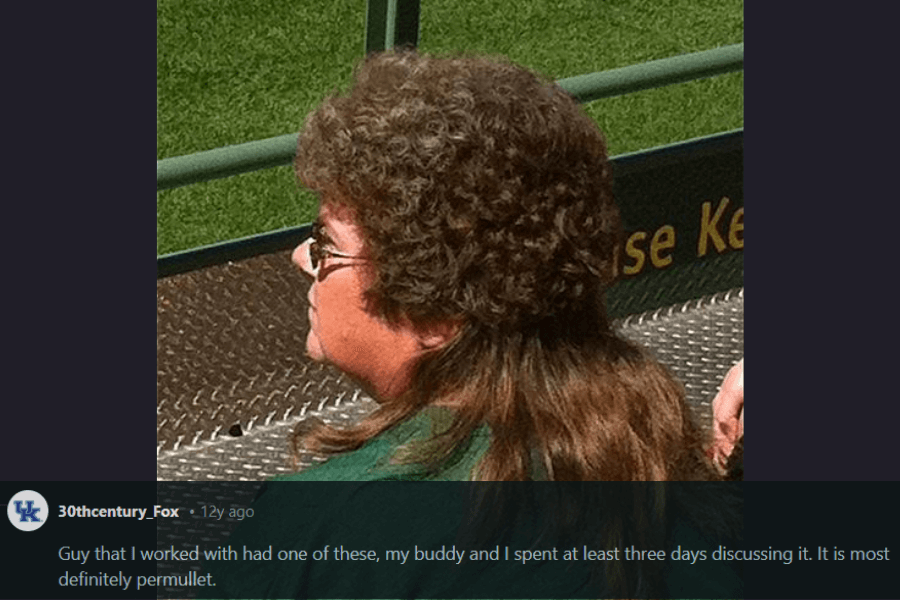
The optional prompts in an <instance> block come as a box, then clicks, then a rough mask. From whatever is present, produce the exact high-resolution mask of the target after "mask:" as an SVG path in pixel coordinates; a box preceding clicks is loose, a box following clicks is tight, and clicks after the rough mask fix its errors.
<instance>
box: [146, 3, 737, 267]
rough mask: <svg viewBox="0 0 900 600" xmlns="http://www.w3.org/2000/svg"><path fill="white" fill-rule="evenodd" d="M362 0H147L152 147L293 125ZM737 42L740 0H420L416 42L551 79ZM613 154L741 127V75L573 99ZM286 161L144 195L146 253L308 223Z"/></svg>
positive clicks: (335, 80) (195, 147)
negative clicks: (152, 199) (153, 61)
mask: <svg viewBox="0 0 900 600" xmlns="http://www.w3.org/2000/svg"><path fill="white" fill-rule="evenodd" d="M364 29H365V2H363V1H362V0H318V1H312V0H307V1H305V2H300V1H290V2H285V1H283V0H254V1H252V2H247V1H246V0H240V1H237V0H157V158H165V157H169V156H179V155H183V154H190V153H192V152H198V151H201V150H208V149H211V148H216V147H220V146H225V145H229V144H238V143H242V142H247V141H252V140H257V139H262V138H266V137H271V136H275V135H281V134H284V133H291V132H296V131H297V130H299V128H300V126H301V125H302V124H303V119H304V117H305V115H306V114H307V113H308V112H309V111H310V110H312V109H313V108H314V107H315V106H316V105H317V104H318V102H320V101H321V99H322V98H323V97H324V96H326V95H327V94H328V93H330V92H331V91H333V90H334V89H336V88H343V87H346V85H347V84H348V83H349V81H350V75H351V72H352V67H353V64H354V63H356V62H357V61H358V60H359V59H360V58H361V57H362V54H363V41H364V37H365V31H364ZM741 41H743V2H742V0H726V1H717V2H714V1H712V0H708V1H699V0H606V1H601V0H564V1H559V2H549V1H546V2H545V1H538V0H518V1H516V2H511V1H510V0H424V1H423V2H422V14H421V34H420V48H421V50H423V51H427V52H454V51H460V50H465V51H470V52H477V53H489V54H504V55H506V56H509V57H510V58H512V59H513V60H514V61H516V62H519V63H521V64H524V65H527V66H529V67H531V68H534V69H536V70H538V71H541V72H543V73H545V74H547V75H549V76H551V77H553V78H556V79H558V78H562V77H569V76H572V75H580V74H583V73H590V72H594V71H602V70H605V69H611V68H615V67H621V66H625V65H630V64H635V63H639V62H644V61H647V60H653V59H657V58H664V57H667V56H674V55H677V54H684V53H687V52H696V51H699V50H707V49H710V48H715V47H718V46H724V45H729V44H735V43H738V42H741ZM585 108H586V110H587V111H588V113H589V114H590V115H591V116H592V117H594V118H595V119H596V120H597V122H598V124H599V125H600V127H601V129H602V130H603V131H604V132H605V133H606V135H607V139H608V140H609V146H610V151H611V153H612V154H621V153H624V152H631V151H634V150H640V149H643V148H649V147H653V146H658V145H660V144H666V143H670V142H675V141H679V140H684V139H689V138H693V137H697V136H701V135H707V134H711V133H716V132H719V131H725V130H729V129H734V128H736V127H741V126H743V74H742V73H734V74H730V75H723V76H719V77H714V78H710V79H704V80H699V81H694V82H689V83H683V84H678V85H674V86H669V87H666V88H660V89H655V90H648V91H644V92H638V93H635V94H630V95H627V96H621V97H616V98H609V99H604V100H599V101H597V102H593V103H591V104H589V105H586V107H585ZM314 211H315V204H314V200H313V199H312V197H311V196H310V195H308V194H306V193H305V192H303V191H301V190H298V189H297V186H296V185H295V184H294V181H293V177H292V174H291V170H290V168H289V167H281V168H277V169H269V170H266V171H259V172H255V173H249V174H246V175H240V176H237V177H231V178H228V179H222V180H216V181H211V182H207V183H202V184H196V185H192V186H187V187H184V188H178V189H174V190H169V191H165V192H161V193H158V194H157V254H164V253H168V252H173V251H176V250H182V249H186V248H191V247H195V246H198V245H203V244H209V243H213V242H217V241H223V240H227V239H233V238H236V237H241V236H245V235H251V234H254V233H260V232H264V231H270V230H273V229H278V228H281V227H286V226H290V225H296V224H299V223H303V222H308V221H310V220H311V219H312V217H313V214H314Z"/></svg>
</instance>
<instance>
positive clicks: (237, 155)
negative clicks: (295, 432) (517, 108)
mask: <svg viewBox="0 0 900 600" xmlns="http://www.w3.org/2000/svg"><path fill="white" fill-rule="evenodd" d="M419 4H420V0H368V2H367V12H366V41H365V52H366V53H369V52H377V51H383V50H385V49H387V48H396V47H401V46H417V45H418V40H419V8H420V7H419ZM743 66H744V44H743V43H741V44H734V45H731V46H724V47H721V48H715V49H712V50H705V51H702V52H695V53H692V54H684V55H681V56H673V57H670V58H664V59H660V60H653V61H649V62H645V63H641V64H637V65H631V66H628V67H622V68H618V69H611V70H608V71H602V72H598V73H590V74H586V75H579V76H576V77H567V78H565V79H560V80H558V81H557V84H558V85H559V86H560V87H562V88H563V89H565V90H566V91H568V92H569V93H570V94H572V95H573V96H574V97H575V98H576V99H577V100H578V101H579V102H591V101H594V100H599V99H601V98H609V97H612V96H619V95H622V94H629V93H632V92H636V91H640V90H645V89H650V88H656V87H663V86H666V85H671V84H675V83H682V82H686V81H691V80H695V79H701V78H704V77H711V76H714V75H721V74H724V73H729V72H733V71H740V70H742V69H743ZM734 133H738V134H739V135H740V133H739V132H734ZM297 137H298V134H297V133H290V134H286V135H280V136H276V137H272V138H268V139H264V140H257V141H252V142H247V143H244V144H237V145H233V146H226V147H223V148H216V149H213V150H207V151H205V152H197V153H195V154H190V155H186V156H176V157H171V158H164V159H162V160H158V161H156V190H157V192H159V191H162V190H167V189H171V188H176V187H179V186H185V185H191V184H194V183H200V182H203V181H209V180H212V179H220V178H223V177H230V176H233V175H239V174H241V173H248V172H251V171H257V170H261V169H268V168H272V167H278V166H282V165H288V164H290V163H291V161H292V160H293V158H294V154H295V152H296V147H297ZM713 137H715V138H716V139H712V138H711V143H712V144H713V146H715V145H717V144H721V143H722V141H724V143H726V144H732V145H733V144H734V143H735V140H739V138H735V137H734V136H733V135H732V134H723V136H713ZM719 138H721V140H722V141H717V140H718V139H719ZM738 143H740V142H739V141H738ZM694 145H697V144H691V146H694ZM697 146H698V148H704V147H706V146H709V143H707V142H700V143H699V145H697ZM691 151H692V152H693V150H691ZM641 160H643V158H642V159H641ZM618 162H621V163H623V164H621V165H619V167H622V168H619V167H617V168H619V171H621V173H618V175H621V174H624V172H625V170H627V165H626V164H624V163H627V161H618ZM623 168H624V170H623ZM618 175H617V177H618ZM306 235H308V225H306V226H304V225H301V226H298V227H288V228H285V229H281V230H278V231H272V232H267V233H262V234H257V235H254V236H250V237H247V238H241V239H238V240H229V241H226V242H220V243H216V244H212V245H209V246H203V247H200V248H194V249H191V250H185V251H182V252H176V253H172V254H167V255H163V256H158V257H157V276H158V277H165V276H167V275H171V274H175V273H179V272H184V271H185V270H192V269H196V268H200V267H203V266H208V265H210V264H215V263H217V262H221V261H222V260H239V259H241V258H245V257H249V256H253V255H256V254H259V253H261V252H273V251H276V250H280V249H284V248H286V247H289V246H290V245H292V244H295V243H296V242H297V240H299V239H302V238H303V237H305V236H306Z"/></svg>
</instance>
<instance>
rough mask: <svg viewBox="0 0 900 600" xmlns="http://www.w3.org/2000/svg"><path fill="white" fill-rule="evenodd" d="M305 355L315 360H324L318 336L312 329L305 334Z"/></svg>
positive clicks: (323, 352)
mask: <svg viewBox="0 0 900 600" xmlns="http://www.w3.org/2000/svg"><path fill="white" fill-rule="evenodd" d="M306 355H307V356H308V357H310V358H311V359H313V360H314V361H316V362H323V361H324V360H325V351H324V350H322V344H320V343H319V338H318V337H317V336H316V334H315V332H314V331H312V330H310V331H309V334H307V336H306Z"/></svg>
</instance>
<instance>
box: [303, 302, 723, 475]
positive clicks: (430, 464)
mask: <svg viewBox="0 0 900 600" xmlns="http://www.w3.org/2000/svg"><path fill="white" fill-rule="evenodd" d="M432 403H435V404H445V405H448V406H453V407H454V408H455V412H456V418H455V421H454V422H453V424H452V425H451V426H450V427H449V428H448V429H446V430H445V431H444V432H442V433H440V434H438V435H437V436H435V437H434V438H432V439H430V440H427V441H424V442H418V443H414V445H411V446H409V447H406V448H403V449H402V451H400V452H398V453H397V455H396V456H395V457H394V460H395V461H397V462H404V463H419V464H420V465H421V466H422V467H423V469H424V470H425V471H430V470H438V469H440V467H441V465H442V464H443V463H444V462H445V461H446V460H448V459H449V457H450V456H451V455H452V454H453V452H454V450H455V449H456V448H457V447H458V446H459V444H461V443H463V442H464V440H466V438H467V437H468V436H469V435H470V434H471V433H472V432H473V431H474V430H475V429H477V428H478V427H480V426H482V425H483V424H487V425H488V427H489V428H490V431H491V443H490V446H489V448H488V450H487V452H486V453H485V455H484V457H483V458H482V460H481V462H480V464H479V465H478V467H477V468H476V470H475V471H474V472H473V473H472V478H473V479H477V480H486V481H516V480H534V479H546V480H554V481H673V480H678V481H691V480H712V479H717V478H718V476H717V475H716V472H715V470H714V469H713V467H712V466H711V464H710V463H709V461H708V459H707V458H706V456H705V454H704V451H703V443H704V437H703V435H702V433H701V430H700V428H699V426H697V424H696V423H695V422H694V420H693V417H692V413H691V410H690V408H689V407H688V405H687V403H686V401H685V398H684V391H683V388H682V387H681V385H680V384H679V383H678V382H677V381H676V380H675V379H674V377H672V375H671V374H670V373H669V372H668V371H667V370H666V369H665V367H663V366H662V365H660V364H659V363H658V362H657V361H655V360H654V359H653V358H652V357H651V356H649V355H648V353H647V352H646V351H644V350H642V349H641V348H639V347H638V346H636V345H635V344H633V343H631V342H629V341H627V340H625V339H624V338H622V337H620V336H619V335H618V334H616V333H615V332H614V331H612V330H611V329H610V327H609V326H608V324H607V321H606V319H605V316H604V315H603V313H602V310H597V309H596V308H594V309H588V310H584V311H580V314H574V315H568V316H566V317H555V316H553V317H550V318H545V319H541V320H537V321H533V322H530V323H525V324H519V325H518V326H516V327H488V326H478V325H473V324H469V325H466V326H464V327H463V328H462V330H461V331H460V333H459V334H458V335H457V336H456V338H455V339H454V340H453V341H452V342H451V343H450V344H449V345H448V346H446V347H445V348H443V349H442V350H440V351H437V352H435V353H433V354H431V355H430V356H426V357H424V358H423V359H422V360H421V362H420V363H419V365H418V367H417V368H416V370H415V372H414V375H413V379H412V384H411V386H410V389H409V390H408V391H407V392H406V393H405V394H403V395H401V396H400V397H398V398H396V399H393V400H390V401H386V402H384V403H383V404H382V405H381V406H380V408H379V409H378V410H376V411H375V412H374V413H373V414H372V415H370V416H369V417H368V418H367V419H365V420H363V421H362V422H361V423H360V424H359V425H358V426H356V427H354V428H351V429H345V430H339V429H335V428H331V427H327V426H322V427H319V428H317V429H315V430H313V431H312V432H308V434H307V435H300V436H298V437H297V439H295V443H296V447H297V449H300V448H301V447H305V448H306V449H310V450H314V451H326V452H341V451H348V450H353V449H355V448H358V447H360V446H361V445H362V444H364V443H365V442H366V441H367V440H369V439H371V438H372V437H374V436H375V435H378V434H379V433H381V432H383V431H385V430H387V429H389V428H390V427H392V426H394V425H395V424H397V423H399V422H401V421H403V420H405V419H407V418H409V417H411V416H412V415H414V414H415V413H416V412H417V411H418V410H420V409H421V408H423V407H424V406H426V405H428V404H432Z"/></svg>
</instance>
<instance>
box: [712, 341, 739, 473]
mask: <svg viewBox="0 0 900 600" xmlns="http://www.w3.org/2000/svg"><path fill="white" fill-rule="evenodd" d="M712 409H713V443H712V446H711V447H710V449H709V452H708V454H709V457H710V458H711V459H712V461H713V463H715V464H716V465H717V466H718V467H719V468H723V467H724V465H725V462H726V461H727V460H728V457H729V456H730V455H731V453H732V451H733V450H734V445H735V444H736V443H737V441H738V440H739V439H741V438H742V437H743V436H744V359H743V358H742V359H741V360H740V362H738V363H737V364H736V365H734V366H733V367H732V368H731V370H730V371H728V375H726V376H725V381H723V382H722V387H721V388H720V389H719V393H718V394H717V395H716V397H715V399H714V400H713V403H712Z"/></svg>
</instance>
